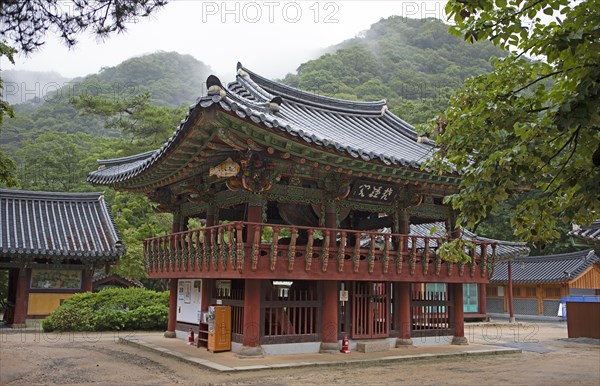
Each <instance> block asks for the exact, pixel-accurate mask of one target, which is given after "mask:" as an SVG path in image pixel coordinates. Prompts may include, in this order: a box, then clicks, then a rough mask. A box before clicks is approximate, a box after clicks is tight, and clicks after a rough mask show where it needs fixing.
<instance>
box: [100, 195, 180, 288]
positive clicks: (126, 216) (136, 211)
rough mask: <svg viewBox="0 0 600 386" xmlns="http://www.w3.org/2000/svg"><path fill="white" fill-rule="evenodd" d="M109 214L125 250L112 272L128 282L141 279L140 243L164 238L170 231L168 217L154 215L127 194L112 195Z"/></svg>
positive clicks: (147, 204)
mask: <svg viewBox="0 0 600 386" xmlns="http://www.w3.org/2000/svg"><path fill="white" fill-rule="evenodd" d="M111 211H112V215H113V218H114V220H115V224H116V225H117V229H118V230H119V233H120V236H121V239H122V240H123V243H124V244H125V246H126V247H127V251H126V252H125V254H124V255H123V256H121V258H120V259H119V263H118V264H117V265H116V266H115V267H113V269H112V271H113V272H114V273H117V274H119V275H121V276H124V277H128V278H132V279H142V278H145V277H146V271H145V269H144V246H143V241H144V240H145V239H147V238H149V237H154V236H159V235H163V234H167V233H168V232H169V231H170V230H171V223H172V215H171V214H165V213H156V212H155V210H154V206H153V204H152V203H150V201H149V200H148V199H147V198H146V197H144V196H139V195H136V194H132V193H127V192H116V194H115V196H114V198H113V200H112V205H111Z"/></svg>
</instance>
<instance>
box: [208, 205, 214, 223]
mask: <svg viewBox="0 0 600 386" xmlns="http://www.w3.org/2000/svg"><path fill="white" fill-rule="evenodd" d="M213 225H215V208H214V207H213V206H209V207H208V209H207V210H206V226H207V227H211V226H213Z"/></svg>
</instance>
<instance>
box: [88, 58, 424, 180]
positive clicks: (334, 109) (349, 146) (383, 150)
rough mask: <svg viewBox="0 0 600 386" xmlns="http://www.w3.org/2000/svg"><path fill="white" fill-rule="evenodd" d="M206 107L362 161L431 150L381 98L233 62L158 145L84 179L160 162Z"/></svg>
mask: <svg viewBox="0 0 600 386" xmlns="http://www.w3.org/2000/svg"><path fill="white" fill-rule="evenodd" d="M207 85H209V86H210V85H216V86H219V87H222V85H221V83H220V81H219V80H218V78H216V77H214V76H211V77H209V79H208V80H207ZM209 89H210V87H209ZM209 91H210V90H209ZM211 106H216V107H217V108H218V109H220V110H223V111H225V112H229V113H235V114H236V115H237V116H239V117H240V118H242V119H248V120H250V121H252V122H254V123H255V124H257V125H259V126H263V127H265V128H267V129H271V130H275V131H278V132H280V133H281V134H282V135H283V136H287V137H289V138H296V139H300V140H302V141H304V142H306V143H310V144H312V145H314V146H318V147H321V148H325V149H328V150H329V151H335V152H337V153H340V154H342V155H344V154H345V155H349V156H351V157H353V158H357V159H362V160H364V161H367V162H370V161H375V162H380V163H382V164H385V165H397V166H400V167H409V168H415V169H419V168H420V166H421V165H422V164H423V162H425V161H426V160H427V159H428V158H429V157H430V156H431V154H432V151H433V149H434V147H433V146H432V145H431V144H430V143H428V142H427V143H419V142H417V134H416V132H415V130H414V128H413V127H412V126H411V125H409V124H408V123H406V122H404V121H403V120H401V119H400V118H398V117H396V116H395V115H394V114H392V113H391V112H389V111H388V110H387V106H386V102H385V101H377V102H355V101H345V100H340V99H335V98H329V97H324V96H319V95H316V94H312V93H308V92H305V91H301V90H297V89H294V88H291V87H289V86H286V85H283V84H280V83H277V82H273V81H270V80H267V79H265V78H263V77H261V76H259V75H256V74H255V73H253V72H251V71H249V70H247V69H245V68H244V67H242V66H241V65H240V64H238V75H237V77H236V80H235V81H233V82H231V83H229V84H228V86H227V87H223V92H222V93H220V92H217V93H215V92H213V93H209V95H206V96H203V97H200V98H199V99H198V101H197V102H196V104H194V105H192V106H191V107H190V111H189V112H188V115H187V116H186V117H185V119H184V120H183V121H182V122H181V124H180V126H179V128H178V129H177V130H176V131H175V132H174V133H173V135H172V136H171V138H169V140H168V141H167V142H166V143H165V144H164V145H163V146H162V147H161V148H160V149H157V150H155V151H151V152H147V153H143V154H139V155H136V156H131V157H125V158H118V159H113V160H101V161H99V164H100V169H99V170H98V171H94V172H92V173H90V174H89V176H88V180H89V181H90V182H93V183H96V184H112V183H118V182H122V181H126V180H128V179H130V178H134V177H135V176H137V175H139V174H140V173H142V172H143V171H144V170H146V169H148V168H149V167H151V166H152V165H154V164H157V163H159V162H161V159H162V158H163V157H164V156H165V155H166V154H168V153H169V149H170V148H171V147H173V146H176V145H177V143H178V142H179V141H180V140H182V138H184V137H185V132H186V131H187V130H190V129H191V127H192V126H193V120H194V119H192V118H193V117H196V116H197V115H198V114H197V113H198V110H202V109H207V108H210V107H211Z"/></svg>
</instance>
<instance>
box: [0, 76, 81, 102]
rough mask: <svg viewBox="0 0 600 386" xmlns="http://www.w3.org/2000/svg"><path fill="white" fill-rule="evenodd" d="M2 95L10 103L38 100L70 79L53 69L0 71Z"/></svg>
mask: <svg viewBox="0 0 600 386" xmlns="http://www.w3.org/2000/svg"><path fill="white" fill-rule="evenodd" d="M2 80H3V88H4V90H3V91H2V97H3V98H4V100H5V101H7V102H8V103H10V104H11V105H15V104H18V103H23V102H26V101H27V100H32V99H33V100H35V99H36V98H37V99H38V100H39V99H41V98H43V97H44V95H46V94H47V93H48V92H52V91H56V89H57V88H59V87H62V86H63V85H64V84H65V83H66V82H68V81H69V80H70V79H69V78H65V77H64V76H62V75H61V74H59V73H58V72H54V71H47V72H43V71H21V70H4V71H2Z"/></svg>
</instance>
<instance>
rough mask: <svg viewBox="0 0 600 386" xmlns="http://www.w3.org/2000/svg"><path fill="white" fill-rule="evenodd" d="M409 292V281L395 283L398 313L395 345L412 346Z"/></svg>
mask: <svg viewBox="0 0 600 386" xmlns="http://www.w3.org/2000/svg"><path fill="white" fill-rule="evenodd" d="M410 293H411V283H405V282H401V283H396V294H395V295H396V297H397V298H398V300H399V302H398V303H399V305H400V306H399V309H398V313H399V314H400V324H399V328H400V331H399V336H398V339H396V347H400V346H412V344H413V342H412V338H411V335H410V331H411V326H412V321H411V316H410V297H411V296H410Z"/></svg>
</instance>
